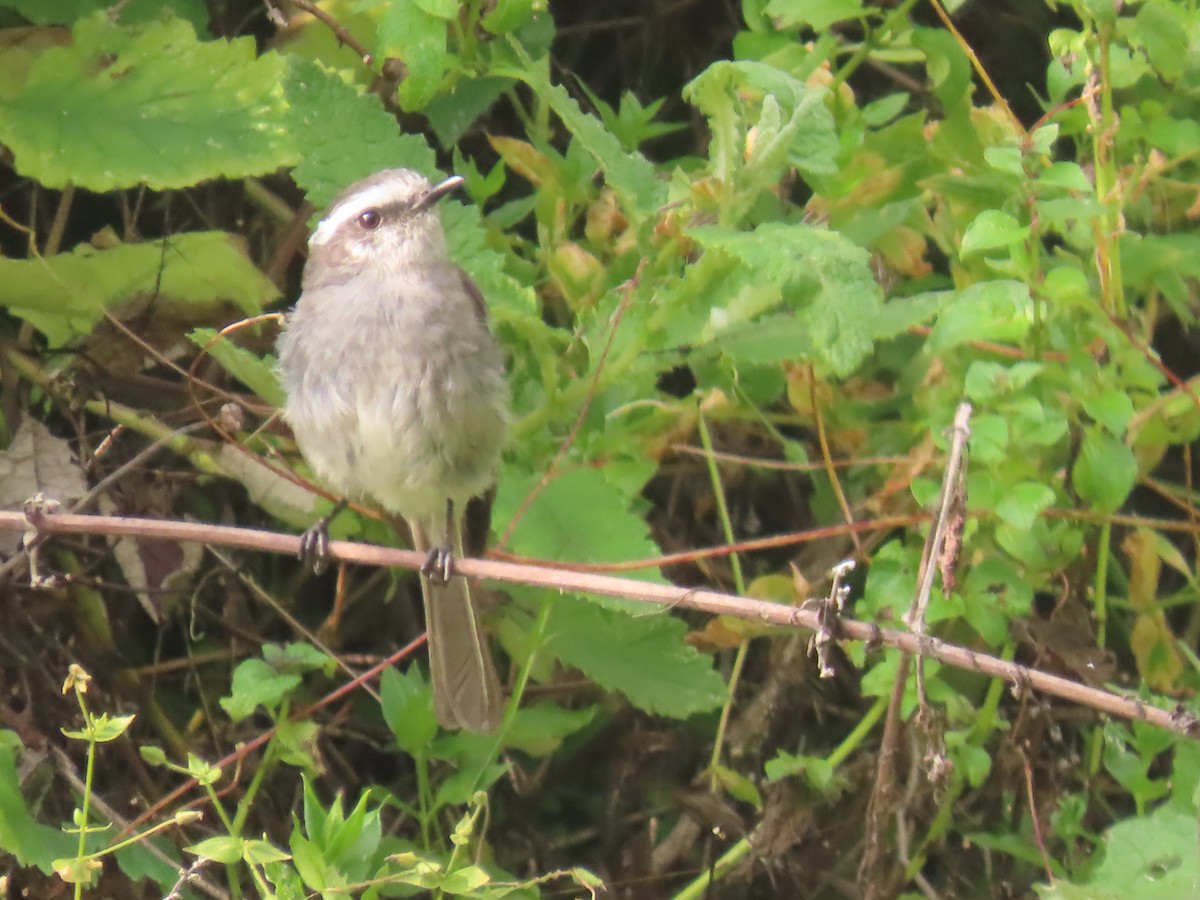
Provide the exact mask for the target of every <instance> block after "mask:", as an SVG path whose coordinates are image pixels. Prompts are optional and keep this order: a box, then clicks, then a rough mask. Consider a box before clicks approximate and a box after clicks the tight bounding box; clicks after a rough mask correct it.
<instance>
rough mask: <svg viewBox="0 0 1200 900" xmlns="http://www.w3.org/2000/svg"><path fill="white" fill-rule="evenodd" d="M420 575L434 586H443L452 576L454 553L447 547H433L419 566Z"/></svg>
mask: <svg viewBox="0 0 1200 900" xmlns="http://www.w3.org/2000/svg"><path fill="white" fill-rule="evenodd" d="M421 574H422V575H424V576H425V577H426V578H428V579H429V580H430V581H432V582H433V583H434V584H445V583H446V582H447V581H449V580H450V576H451V575H453V574H454V551H453V550H451V549H450V548H449V547H434V548H433V549H432V550H430V551H429V556H427V557H426V558H425V563H424V565H422V566H421Z"/></svg>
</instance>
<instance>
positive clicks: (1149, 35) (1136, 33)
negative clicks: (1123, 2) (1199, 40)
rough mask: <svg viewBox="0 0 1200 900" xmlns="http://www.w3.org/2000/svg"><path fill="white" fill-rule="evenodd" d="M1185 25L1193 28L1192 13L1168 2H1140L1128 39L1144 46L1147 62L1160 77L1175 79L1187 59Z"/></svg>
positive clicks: (1180, 73) (1179, 74)
mask: <svg viewBox="0 0 1200 900" xmlns="http://www.w3.org/2000/svg"><path fill="white" fill-rule="evenodd" d="M1185 23H1186V24H1185ZM1188 26H1191V27H1193V28H1194V27H1195V15H1194V13H1193V14H1192V15H1191V16H1189V15H1188V14H1187V13H1186V12H1185V11H1184V10H1183V9H1180V8H1177V7H1175V6H1174V5H1172V4H1168V3H1161V2H1150V3H1143V4H1142V6H1141V8H1140V9H1139V10H1138V14H1137V16H1136V17H1135V18H1134V28H1133V30H1132V32H1131V34H1130V40H1131V42H1132V43H1133V44H1134V45H1135V46H1141V47H1142V48H1143V49H1145V51H1146V55H1147V56H1148V57H1149V58H1150V64H1151V65H1153V66H1154V68H1155V69H1157V70H1158V73H1159V74H1160V75H1162V77H1163V78H1165V79H1166V80H1167V81H1174V80H1175V79H1177V78H1179V77H1180V76H1181V75H1182V74H1183V70H1184V65H1185V63H1186V62H1187V58H1188V33H1187V30H1186V29H1187V27H1188Z"/></svg>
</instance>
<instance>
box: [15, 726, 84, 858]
mask: <svg viewBox="0 0 1200 900" xmlns="http://www.w3.org/2000/svg"><path fill="white" fill-rule="evenodd" d="M21 748H22V744H21V740H20V738H18V737H17V735H16V734H15V733H14V732H11V731H8V730H3V731H0V847H3V848H4V851H5V852H6V853H9V854H11V855H12V856H13V857H15V858H16V860H17V862H18V863H19V864H20V865H22V866H37V868H39V869H41V870H42V871H43V872H45V873H46V874H47V875H49V874H51V873H52V872H53V871H54V865H53V864H54V860H56V859H59V858H61V857H65V856H66V855H67V854H68V853H73V852H74V850H75V839H74V838H73V837H72V836H71V835H69V834H65V833H63V832H62V831H59V830H58V829H57V828H51V827H50V826H48V825H43V824H42V823H41V822H38V821H37V820H36V819H34V818H33V816H32V815H31V814H30V812H29V807H28V806H27V805H26V803H25V797H24V795H23V794H22V793H21V779H20V777H19V776H18V773H17V758H16V757H17V752H18V751H19V750H20V749H21Z"/></svg>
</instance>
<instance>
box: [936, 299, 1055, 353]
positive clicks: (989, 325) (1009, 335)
mask: <svg viewBox="0 0 1200 900" xmlns="http://www.w3.org/2000/svg"><path fill="white" fill-rule="evenodd" d="M1032 324H1033V299H1032V298H1031V297H1030V296H1029V287H1028V286H1027V285H1025V284H1022V283H1021V282H1019V281H984V282H980V283H978V284H973V285H971V286H970V287H968V288H964V289H963V290H961V291H958V292H957V294H956V295H955V297H954V299H953V300H951V301H950V302H948V303H946V304H944V305H943V306H942V310H941V312H940V313H938V317H937V321H936V322H935V323H934V325H933V329H932V331H930V333H929V340H928V342H927V343H926V349H927V350H928V352H930V353H935V354H936V353H942V352H944V351H946V350H949V349H950V348H951V347H956V346H958V345H959V344H964V343H966V342H967V341H973V340H977V341H1016V340H1020V339H1021V338H1023V337H1024V336H1025V335H1026V334H1028V332H1029V328H1030V326H1031V325H1032Z"/></svg>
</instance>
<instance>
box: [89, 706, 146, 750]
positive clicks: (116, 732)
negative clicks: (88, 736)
mask: <svg viewBox="0 0 1200 900" xmlns="http://www.w3.org/2000/svg"><path fill="white" fill-rule="evenodd" d="M135 718H137V717H136V716H135V715H128V716H110V715H109V714H108V713H101V714H100V715H98V716H96V719H95V722H94V724H93V728H92V740H94V741H95V742H96V743H97V744H107V743H108V742H109V741H115V740H116V739H117V738H119V737H120V736H121V735H123V734H124V733H125V732H126V731H128V730H129V726H130V725H132V724H133V720H134V719H135Z"/></svg>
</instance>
